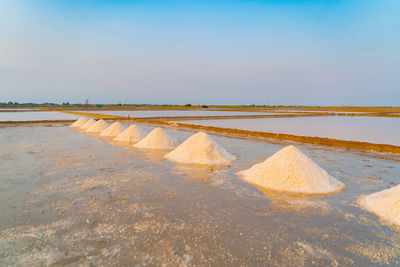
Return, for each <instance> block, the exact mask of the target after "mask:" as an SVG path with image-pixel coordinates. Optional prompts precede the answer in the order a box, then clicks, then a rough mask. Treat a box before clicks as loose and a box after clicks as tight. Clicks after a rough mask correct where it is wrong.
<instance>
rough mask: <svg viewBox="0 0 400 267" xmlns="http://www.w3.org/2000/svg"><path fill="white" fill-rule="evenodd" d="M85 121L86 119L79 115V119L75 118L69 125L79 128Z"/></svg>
mask: <svg viewBox="0 0 400 267" xmlns="http://www.w3.org/2000/svg"><path fill="white" fill-rule="evenodd" d="M86 122H87V119H86V118H85V117H80V118H79V119H77V120H76V121H75V122H74V123H73V124H71V126H70V127H72V128H79V127H81V126H82V125H83V124H85V123H86Z"/></svg>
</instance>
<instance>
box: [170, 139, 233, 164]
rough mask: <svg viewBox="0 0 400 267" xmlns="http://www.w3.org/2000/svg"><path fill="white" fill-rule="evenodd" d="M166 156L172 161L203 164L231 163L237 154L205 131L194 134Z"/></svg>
mask: <svg viewBox="0 0 400 267" xmlns="http://www.w3.org/2000/svg"><path fill="white" fill-rule="evenodd" d="M165 157H166V158H167V159H169V160H171V161H176V162H181V163H188V164H203V165H230V163H231V161H233V160H235V156H233V155H231V154H229V153H228V152H226V151H225V150H224V149H223V148H222V147H221V146H220V145H219V144H217V143H216V142H215V141H214V140H213V139H212V138H211V137H210V136H209V135H208V134H206V133H203V132H198V133H196V134H194V135H192V136H191V137H189V138H188V139H187V140H186V141H185V142H183V143H182V144H181V145H179V146H178V147H177V148H175V149H174V150H173V151H171V152H170V153H168V154H167V155H165Z"/></svg>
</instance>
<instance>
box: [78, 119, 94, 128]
mask: <svg viewBox="0 0 400 267" xmlns="http://www.w3.org/2000/svg"><path fill="white" fill-rule="evenodd" d="M95 123H96V121H95V120H94V119H89V120H88V121H87V122H85V123H84V124H83V125H82V126H81V127H80V128H81V129H82V130H87V129H89V128H90V127H91V126H92V125H93V124H95Z"/></svg>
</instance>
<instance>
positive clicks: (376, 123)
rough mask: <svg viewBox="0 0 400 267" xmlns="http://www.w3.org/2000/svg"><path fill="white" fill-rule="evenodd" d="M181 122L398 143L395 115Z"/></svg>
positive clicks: (399, 122) (399, 125)
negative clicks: (390, 116)
mask: <svg viewBox="0 0 400 267" xmlns="http://www.w3.org/2000/svg"><path fill="white" fill-rule="evenodd" d="M185 123H187V124H197V125H205V126H215V127H223V128H234V129H241V130H249V131H261V132H262V131H264V132H272V133H283V134H294V135H303V136H313V137H326V138H334V139H340V140H352V141H362V142H370V143H377V144H390V145H396V146H400V134H399V133H400V119H399V118H380V117H297V118H267V119H240V120H238V119H227V120H198V121H195V120H191V121H185Z"/></svg>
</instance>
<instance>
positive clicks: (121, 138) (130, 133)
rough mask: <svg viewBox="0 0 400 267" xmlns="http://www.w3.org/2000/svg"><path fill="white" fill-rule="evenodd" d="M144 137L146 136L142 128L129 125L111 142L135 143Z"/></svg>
mask: <svg viewBox="0 0 400 267" xmlns="http://www.w3.org/2000/svg"><path fill="white" fill-rule="evenodd" d="M145 136H146V134H145V132H144V131H143V130H142V128H140V127H138V126H136V125H131V126H129V127H128V129H126V130H125V131H123V132H122V133H120V134H119V135H118V136H117V137H115V138H114V139H113V141H118V142H130V143H136V142H139V141H140V140H142V139H143V138H144V137H145Z"/></svg>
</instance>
